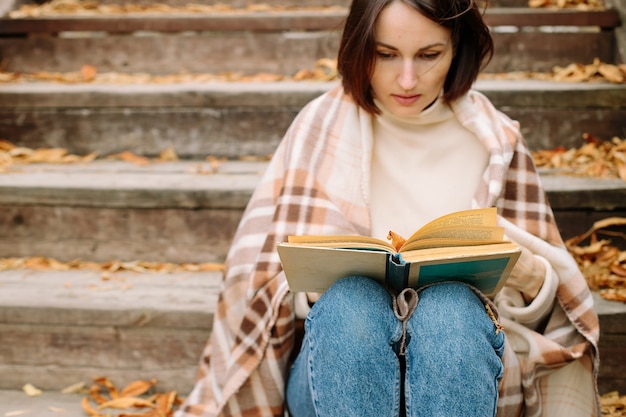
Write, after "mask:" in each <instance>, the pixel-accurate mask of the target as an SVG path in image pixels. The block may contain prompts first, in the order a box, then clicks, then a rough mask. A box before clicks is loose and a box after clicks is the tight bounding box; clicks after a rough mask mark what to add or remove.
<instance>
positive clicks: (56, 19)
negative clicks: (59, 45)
mask: <svg viewBox="0 0 626 417" xmlns="http://www.w3.org/2000/svg"><path fill="white" fill-rule="evenodd" d="M346 13H347V11H346V9H345V8H341V7H329V8H322V7H320V8H313V9H310V10H302V9H301V8H294V9H292V10H271V11H249V10H245V9H239V10H237V9H233V10H228V11H221V12H214V13H202V12H195V13H189V12H187V13H186V12H184V9H181V11H179V12H174V13H170V14H169V15H164V14H160V13H128V14H121V15H120V14H117V15H106V14H104V15H94V16H84V15H74V16H72V15H65V16H63V15H60V16H52V17H36V18H16V19H11V18H0V34H2V33H4V34H18V33H45V32H48V33H56V32H70V31H104V32H109V33H118V32H121V33H128V32H134V31H155V32H185V31H280V30H337V29H338V28H340V27H341V26H342V25H343V21H344V19H345V17H346ZM485 20H486V22H487V24H488V25H489V26H492V27H495V26H519V27H522V26H524V27H530V26H534V27H537V26H570V27H571V26H599V27H602V28H614V27H617V26H619V25H620V19H619V13H618V12H617V10H616V9H613V8H607V9H602V10H576V9H556V10H555V9H540V8H529V7H492V8H488V9H487V10H486V12H485Z"/></svg>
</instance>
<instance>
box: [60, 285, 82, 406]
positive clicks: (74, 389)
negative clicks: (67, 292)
mask: <svg viewBox="0 0 626 417" xmlns="http://www.w3.org/2000/svg"><path fill="white" fill-rule="evenodd" d="M65 286H66V288H68V287H71V286H72V285H71V284H70V283H65ZM84 392H89V389H88V388H87V386H86V385H85V383H84V382H77V383H75V384H72V385H70V386H68V387H65V388H63V389H62V390H61V393H62V394H79V393H84Z"/></svg>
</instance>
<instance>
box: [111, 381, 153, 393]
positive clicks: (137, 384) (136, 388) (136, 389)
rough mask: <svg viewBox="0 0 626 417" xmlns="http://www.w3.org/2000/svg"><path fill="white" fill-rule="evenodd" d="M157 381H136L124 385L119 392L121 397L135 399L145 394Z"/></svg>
mask: <svg viewBox="0 0 626 417" xmlns="http://www.w3.org/2000/svg"><path fill="white" fill-rule="evenodd" d="M156 383H157V380H156V379H151V380H149V381H147V380H137V381H133V382H131V383H130V384H128V385H126V386H125V387H124V388H123V389H122V391H121V392H120V396H121V397H136V396H138V395H142V394H145V393H146V392H148V390H149V389H150V388H152V387H153V386H154V385H156Z"/></svg>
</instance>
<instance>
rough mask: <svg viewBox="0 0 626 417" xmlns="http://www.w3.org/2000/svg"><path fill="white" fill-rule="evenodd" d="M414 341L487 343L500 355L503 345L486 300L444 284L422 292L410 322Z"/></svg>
mask: <svg viewBox="0 0 626 417" xmlns="http://www.w3.org/2000/svg"><path fill="white" fill-rule="evenodd" d="M410 332H411V333H414V335H412V336H413V337H418V338H419V339H422V340H423V339H430V340H433V339H434V340H439V341H444V340H445V341H447V342H449V343H460V344H462V345H465V346H467V344H468V343H469V342H470V341H471V340H476V339H477V338H480V339H484V340H485V341H487V342H489V343H491V344H492V346H493V348H494V349H495V350H496V351H498V353H499V354H500V355H501V352H500V351H501V349H502V345H503V343H504V339H503V335H502V334H501V333H502V332H501V331H500V329H499V327H498V326H497V324H496V322H495V317H493V316H490V315H489V314H488V311H487V308H486V306H485V303H484V301H483V300H481V299H480V298H479V297H478V296H477V295H476V293H475V292H474V291H473V290H472V289H471V288H470V287H468V286H467V285H465V284H461V283H442V284H437V285H433V286H431V287H428V288H426V289H424V290H423V291H421V292H420V297H419V301H418V305H417V308H416V311H415V313H414V314H413V318H412V320H411V322H410Z"/></svg>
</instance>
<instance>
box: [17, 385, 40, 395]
mask: <svg viewBox="0 0 626 417" xmlns="http://www.w3.org/2000/svg"><path fill="white" fill-rule="evenodd" d="M22 391H24V393H25V394H26V395H28V396H29V397H36V396H38V395H41V394H43V391H42V390H40V389H39V388H37V387H35V386H34V385H33V384H26V385H24V386H23V387H22Z"/></svg>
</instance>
